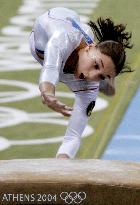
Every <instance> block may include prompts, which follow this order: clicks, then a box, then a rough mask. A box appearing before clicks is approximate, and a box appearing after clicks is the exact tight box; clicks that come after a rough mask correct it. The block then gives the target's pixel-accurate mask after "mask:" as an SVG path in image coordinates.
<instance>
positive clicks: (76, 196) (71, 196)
mask: <svg viewBox="0 0 140 205" xmlns="http://www.w3.org/2000/svg"><path fill="white" fill-rule="evenodd" d="M60 198H61V199H62V200H64V201H65V203H67V204H72V203H75V204H80V203H81V202H82V201H83V200H85V199H86V193H85V192H79V193H77V192H70V193H68V192H62V193H61V194H60Z"/></svg>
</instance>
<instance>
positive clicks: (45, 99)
mask: <svg viewBox="0 0 140 205" xmlns="http://www.w3.org/2000/svg"><path fill="white" fill-rule="evenodd" d="M41 97H42V103H43V104H46V105H47V106H48V107H49V108H51V109H52V110H54V111H56V112H59V113H61V114H62V115H64V116H66V117H70V116H71V111H72V108H71V107H68V106H67V105H65V104H64V103H62V102H60V101H59V100H58V99H57V98H56V97H55V96H53V95H48V94H47V93H45V92H44V93H42V94H41Z"/></svg>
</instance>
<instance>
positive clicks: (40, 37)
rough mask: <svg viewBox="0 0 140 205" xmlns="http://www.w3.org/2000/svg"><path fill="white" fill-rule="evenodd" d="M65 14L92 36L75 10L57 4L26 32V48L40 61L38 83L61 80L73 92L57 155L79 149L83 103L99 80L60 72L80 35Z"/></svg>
mask: <svg viewBox="0 0 140 205" xmlns="http://www.w3.org/2000/svg"><path fill="white" fill-rule="evenodd" d="M68 17H70V18H72V19H74V20H75V21H76V22H77V23H78V24H79V26H80V27H81V28H82V29H83V30H84V31H85V32H86V33H87V34H88V35H89V36H90V37H91V38H92V39H93V37H94V36H93V33H92V31H91V29H90V27H89V26H88V25H86V24H83V23H81V22H80V18H79V16H78V14H77V13H76V12H74V11H72V10H70V9H66V8H62V7H58V8H53V9H50V10H49V11H47V12H46V13H44V14H43V15H41V16H39V17H38V18H37V19H36V21H35V24H34V26H33V31H32V33H31V35H30V48H31V53H32V55H33V56H34V58H35V59H36V60H37V61H38V62H39V63H40V64H41V65H42V68H41V73H40V79H39V83H42V82H45V81H47V82H50V83H52V84H54V85H55V86H56V85H57V83H58V82H63V83H65V84H66V85H67V86H68V87H69V88H70V89H71V90H72V91H73V92H74V93H75V103H74V107H73V111H72V116H71V118H70V121H69V125H68V127H67V131H66V134H65V137H64V141H63V143H62V145H61V146H60V148H59V150H58V152H57V155H58V154H60V153H61V154H67V155H68V156H69V157H70V158H73V157H74V156H75V154H76V152H77V151H78V149H79V145H80V141H81V135H82V133H83V130H84V128H85V126H86V124H87V120H88V116H87V107H88V105H89V104H90V103H91V102H92V101H96V97H97V94H98V90H99V82H95V81H86V80H80V79H76V78H75V76H74V75H73V74H66V73H64V72H63V69H64V65H65V62H66V60H67V59H68V57H69V56H70V55H71V53H72V52H73V50H74V49H75V48H77V47H78V46H79V44H80V42H81V40H82V39H83V38H84V37H83V34H82V33H81V32H80V31H79V30H78V29H76V28H74V27H73V26H72V24H71V22H70V21H69V20H68ZM35 49H38V50H39V51H40V52H44V60H41V59H40V58H39V57H38V56H37V54H36V52H35Z"/></svg>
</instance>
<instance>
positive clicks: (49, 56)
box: [39, 38, 72, 116]
mask: <svg viewBox="0 0 140 205" xmlns="http://www.w3.org/2000/svg"><path fill="white" fill-rule="evenodd" d="M61 66H62V56H61V51H60V48H59V47H58V46H57V42H56V39H53V38H52V39H50V40H49V42H48V44H47V46H46V48H45V53H44V63H43V68H42V69H41V73H40V80H39V89H40V92H41V97H42V103H43V104H45V105H47V106H48V107H49V108H51V109H53V110H54V111H56V112H59V113H61V114H63V115H64V116H70V115H71V110H72V109H71V108H70V107H68V106H66V105H65V104H64V103H61V102H60V101H59V100H58V99H57V98H56V97H55V86H56V85H57V83H58V81H59V72H60V68H61Z"/></svg>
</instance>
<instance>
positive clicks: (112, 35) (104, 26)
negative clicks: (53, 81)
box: [88, 17, 132, 74]
mask: <svg viewBox="0 0 140 205" xmlns="http://www.w3.org/2000/svg"><path fill="white" fill-rule="evenodd" d="M88 25H89V26H90V27H91V29H92V31H93V33H94V34H95V37H96V38H97V40H98V44H97V48H99V49H100V51H101V52H102V53H103V54H105V55H108V56H110V57H111V58H112V60H113V62H114V64H115V68H116V73H117V74H119V73H122V72H131V71H132V70H131V68H130V67H129V66H127V65H126V64H125V61H126V51H125V49H126V48H129V49H131V48H132V44H131V43H130V39H131V36H132V34H131V33H130V32H126V31H125V29H126V26H125V25H124V24H117V25H114V22H113V21H112V20H111V19H110V18H106V19H103V18H101V17H100V18H98V20H97V23H95V22H92V21H90V22H89V23H88Z"/></svg>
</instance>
